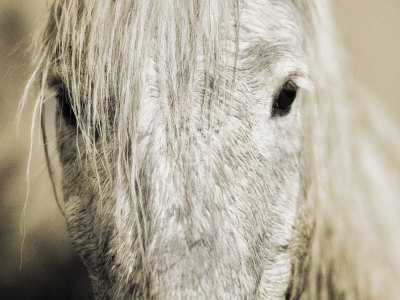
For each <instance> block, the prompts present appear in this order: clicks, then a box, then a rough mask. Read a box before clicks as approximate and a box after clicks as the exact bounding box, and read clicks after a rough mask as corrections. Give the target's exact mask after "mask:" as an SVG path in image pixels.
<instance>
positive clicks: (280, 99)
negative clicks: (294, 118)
mask: <svg viewBox="0 0 400 300" xmlns="http://www.w3.org/2000/svg"><path fill="white" fill-rule="evenodd" d="M297 89H298V88H297V85H296V84H295V83H294V82H293V81H291V80H289V81H286V83H285V84H284V85H283V87H282V88H281V90H280V92H279V94H278V96H277V97H276V98H275V99H274V104H273V106H272V116H285V115H287V114H288V113H289V112H290V108H291V107H292V104H293V102H294V100H295V99H296V94H297Z"/></svg>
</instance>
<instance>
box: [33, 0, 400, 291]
mask: <svg viewBox="0 0 400 300" xmlns="http://www.w3.org/2000/svg"><path fill="white" fill-rule="evenodd" d="M337 49H338V46H337V41H336V37H335V32H334V30H333V27H332V24H331V18H330V13H329V5H328V3H327V1H324V0H318V1H312V0H281V1H276V0H204V1H186V0H175V1H164V0H147V1H144V0H143V1H139V0H118V1H115V0H101V1H100V0H85V1H84V0H71V1H65V0H56V1H54V3H53V4H52V5H51V9H50V11H49V16H48V20H47V23H46V26H45V28H44V30H43V32H42V35H41V38H40V39H39V45H38V51H37V53H38V59H37V68H36V71H35V73H34V74H33V76H32V80H31V82H33V81H34V80H35V79H37V78H38V79H39V80H40V84H41V92H40V95H39V97H38V99H37V109H38V110H39V111H42V109H43V111H42V113H41V115H42V121H43V124H42V128H43V131H44V137H45V142H46V143H45V144H46V151H47V153H48V156H47V157H48V164H49V170H50V172H51V175H52V179H53V183H54V186H55V189H56V194H57V193H58V192H59V191H61V192H60V194H59V197H60V198H61V197H62V198H63V200H62V201H60V202H61V203H60V206H61V209H62V211H63V213H64V214H65V217H66V221H67V224H68V229H69V232H70V235H71V238H72V241H73V244H74V246H75V248H76V250H77V251H78V253H79V254H80V256H81V257H82V260H83V262H84V264H85V265H86V267H87V269H88V272H89V275H90V278H91V280H92V285H93V290H94V294H95V296H96V298H99V299H103V298H112V299H128V298H153V299H158V298H160V299H180V298H204V299H236V298H238V299H240V298H246V299H259V298H260V299H283V298H286V299H299V298H301V299H396V298H397V294H398V292H397V283H398V282H400V281H399V280H400V277H399V274H400V272H399V266H400V261H399V258H400V252H399V249H400V247H399V241H398V239H397V230H398V228H399V222H400V221H399V218H398V217H399V216H400V214H399V213H400V211H399V204H398V203H397V195H398V193H399V192H400V191H398V189H397V190H396V188H397V187H396V185H395V184H396V182H395V179H397V178H398V177H394V176H397V174H396V170H395V167H397V166H398V165H399V159H398V158H397V157H396V152H395V150H394V149H399V148H397V147H398V140H394V137H395V133H393V135H392V136H389V139H391V141H392V142H393V145H394V146H393V147H386V149H384V150H380V149H381V148H380V147H379V144H383V143H382V141H383V138H384V136H382V138H381V139H380V137H381V135H379V134H377V132H379V131H378V130H375V131H374V130H373V127H371V126H370V127H368V126H369V125H368V124H373V122H375V123H377V124H380V125H381V124H384V123H385V124H386V122H387V119H385V118H384V117H381V118H380V114H379V112H377V109H376V108H375V107H374V104H373V103H374V102H373V101H372V100H370V99H369V98H368V97H364V96H363V97H361V96H359V92H358V91H357V87H355V86H356V85H355V84H352V83H350V84H349V87H347V86H346V84H347V83H348V81H349V80H348V79H346V77H348V76H347V74H345V72H344V71H343V70H342V67H341V59H340V57H338V54H337V52H338V51H337ZM349 91H355V92H354V93H353V94H354V95H357V97H352V95H351V94H350V93H349ZM357 99H360V100H357ZM52 103H53V105H54V104H55V105H56V109H55V111H54V112H53V113H52V111H51V109H50V108H49V107H50V106H51V105H52ZM379 118H380V119H379ZM54 120H55V123H54ZM49 131H54V132H55V133H56V136H57V138H56V139H49V138H48V136H49ZM391 132H393V131H389V133H391ZM46 137H47V138H46ZM384 148H385V147H384ZM382 149H383V148H382ZM385 151H386V152H385ZM387 162H391V164H392V165H390V164H388V163H387ZM385 164H386V165H385ZM393 166H394V167H393ZM397 183H398V182H397ZM61 194H62V195H61ZM60 195H61V196H60Z"/></svg>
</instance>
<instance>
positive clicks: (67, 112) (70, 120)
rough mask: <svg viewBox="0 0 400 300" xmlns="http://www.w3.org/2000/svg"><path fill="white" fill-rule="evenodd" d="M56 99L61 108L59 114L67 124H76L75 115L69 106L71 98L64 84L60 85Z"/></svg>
mask: <svg viewBox="0 0 400 300" xmlns="http://www.w3.org/2000/svg"><path fill="white" fill-rule="evenodd" d="M56 97H57V100H58V103H59V105H60V108H61V115H62V116H63V118H64V120H65V121H66V122H67V124H69V125H71V126H76V117H75V114H74V111H73V109H72V107H71V100H70V99H71V98H70V96H69V92H68V89H67V88H66V87H65V86H62V87H60V88H59V90H58V94H57V96H56Z"/></svg>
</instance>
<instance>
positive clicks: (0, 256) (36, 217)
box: [0, 0, 400, 299]
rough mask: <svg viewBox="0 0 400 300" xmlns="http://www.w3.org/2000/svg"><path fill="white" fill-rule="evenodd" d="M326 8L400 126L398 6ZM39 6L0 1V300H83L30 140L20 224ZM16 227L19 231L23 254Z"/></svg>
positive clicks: (356, 3) (355, 66) (368, 84)
mask: <svg viewBox="0 0 400 300" xmlns="http://www.w3.org/2000/svg"><path fill="white" fill-rule="evenodd" d="M333 1H334V3H333V4H334V5H333V12H334V15H335V17H336V20H337V23H338V28H339V30H340V36H341V38H342V40H343V43H344V45H345V47H346V51H347V53H348V64H349V66H350V69H351V70H353V73H354V74H355V76H356V77H357V78H358V79H359V80H360V81H361V82H362V83H363V84H364V85H365V88H366V89H368V90H369V91H370V92H372V93H373V94H375V95H376V96H378V97H379V99H381V103H382V106H384V107H386V108H387V109H388V111H390V113H391V114H392V116H393V117H394V118H395V119H396V121H397V122H398V124H400V123H399V120H400V118H399V117H398V116H399V113H400V105H399V100H400V84H399V80H400V59H399V53H400V1H399V0H352V1H350V0H333ZM45 3H46V1H45V0H0V125H1V132H0V262H1V264H0V299H46V298H50V299H54V298H57V299H63V298H65V299H87V298H90V292H88V290H89V287H88V281H87V278H86V276H85V272H84V271H83V268H82V266H81V265H80V263H79V260H77V259H76V256H75V255H74V253H73V251H72V250H71V248H70V246H69V241H68V236H67V234H66V228H65V224H64V221H63V220H62V217H61V214H60V213H59V212H58V210H57V207H56V204H55V201H54V198H53V195H52V190H51V188H50V186H49V180H48V175H47V173H46V172H47V171H46V167H45V163H44V159H43V155H42V152H41V146H40V143H38V137H37V136H36V137H35V143H34V157H33V163H32V172H31V193H30V198H29V201H28V202H27V210H26V216H25V217H24V218H22V220H24V221H25V226H21V222H20V221H21V212H22V208H23V206H24V202H25V191H26V186H27V183H26V179H25V178H26V176H25V168H26V164H27V158H28V153H29V126H30V122H31V120H30V117H31V113H32V105H31V104H28V106H27V108H26V110H25V112H24V114H23V118H22V122H21V128H20V130H19V134H18V135H17V133H16V132H17V131H16V122H15V115H16V112H17V106H18V101H19V98H20V97H21V95H22V93H23V87H24V84H25V83H26V81H27V79H28V76H29V73H30V72H31V65H30V63H31V53H30V50H29V44H30V40H31V38H32V33H33V32H34V31H35V29H36V28H37V25H38V24H39V23H40V22H41V21H42V19H43V15H44V11H45ZM21 227H24V228H26V238H25V242H24V246H23V247H21V244H22V242H21V241H22V238H21V234H20V228H21ZM21 248H22V249H23V252H22V253H23V255H22V257H23V264H22V269H21V270H20V269H19V266H20V258H21Z"/></svg>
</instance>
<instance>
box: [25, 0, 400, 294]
mask: <svg viewBox="0 0 400 300" xmlns="http://www.w3.org/2000/svg"><path fill="white" fill-rule="evenodd" d="M293 1H294V3H295V5H296V6H297V7H298V9H299V10H300V11H301V13H302V15H303V22H304V28H305V29H306V32H305V33H304V34H305V49H306V53H307V55H308V58H309V62H310V63H309V65H310V71H311V78H312V79H313V81H314V84H315V86H316V94H315V95H314V96H311V95H310V97H313V99H310V101H308V102H307V101H305V102H307V103H305V106H306V107H307V109H305V110H304V111H305V112H306V113H305V117H304V119H305V120H306V122H305V136H304V139H305V141H306V153H307V161H308V164H309V166H310V168H309V170H308V174H307V177H308V180H309V187H308V190H307V191H306V202H305V204H304V210H306V211H311V212H312V215H313V216H314V219H311V218H310V217H309V216H308V215H305V216H304V219H302V221H303V222H310V223H313V224H314V229H313V238H312V241H311V244H310V248H309V253H308V255H307V257H303V258H304V259H305V260H306V261H309V263H307V264H304V265H303V266H300V267H299V268H298V269H296V270H297V271H296V272H297V273H296V274H295V277H294V280H293V282H292V285H293V288H294V289H295V290H299V291H300V290H302V289H303V286H304V292H303V294H302V297H304V299H333V298H335V299H336V298H346V299H381V298H385V299H395V298H396V296H397V289H396V288H397V283H398V282H400V242H399V241H398V240H399V239H398V238H397V230H398V229H399V228H400V218H399V216H400V214H399V213H400V210H399V203H398V196H397V195H399V193H400V191H399V188H398V187H397V186H396V184H398V182H399V181H398V179H399V174H398V171H397V170H398V169H399V166H400V161H399V159H398V158H397V153H398V151H396V150H400V147H399V142H398V141H400V139H399V137H400V136H399V133H398V130H397V128H396V126H394V125H393V124H392V123H391V121H390V118H389V117H388V115H387V114H386V113H385V112H382V109H381V108H379V105H378V104H377V102H376V100H375V99H374V98H373V97H371V96H370V95H369V94H368V93H367V92H362V91H363V90H362V88H361V86H360V85H359V84H357V83H356V81H355V80H354V79H353V78H352V77H351V75H349V73H347V70H345V69H344V68H343V61H344V59H343V55H342V53H341V49H340V43H339V42H338V40H339V39H338V38H337V35H336V33H335V31H334V26H333V22H332V18H331V16H330V8H329V3H328V0H325V1H322V0H321V1H307V0H293ZM231 2H232V1H228V0H218V1H185V0H178V1H173V2H172V3H170V1H157V0H153V1H117V2H115V1H113V0H101V1H100V0H92V1H58V0H56V1H54V3H53V4H52V6H51V13H50V15H51V17H50V21H49V23H48V24H47V27H46V28H44V31H43V32H44V34H43V38H42V44H40V45H39V46H38V50H37V53H39V56H38V58H37V69H36V72H35V73H34V75H33V77H32V81H31V82H33V81H34V79H35V78H39V79H40V85H41V93H40V96H39V98H38V100H37V105H38V106H39V107H41V106H42V105H43V103H45V102H46V101H47V99H46V98H45V96H44V90H45V89H46V82H47V81H48V78H56V80H55V82H57V84H59V83H60V82H61V84H64V85H65V86H68V89H69V90H68V92H69V94H70V99H73V101H71V106H72V109H73V111H74V113H75V114H76V116H77V120H78V126H77V128H78V129H77V130H79V134H80V135H81V136H82V138H83V140H84V145H85V149H83V150H82V151H83V152H84V153H83V154H86V155H85V157H86V158H87V163H91V164H93V166H94V169H95V170H97V164H98V162H99V161H101V162H102V163H103V164H104V166H105V168H106V169H107V170H108V175H109V178H110V180H115V181H116V183H117V184H119V185H120V186H121V190H123V191H126V194H127V195H129V196H130V197H131V198H132V201H133V203H131V209H132V210H134V211H136V210H137V209H138V208H139V209H140V207H142V203H141V196H140V191H139V193H138V191H137V190H135V183H136V182H135V178H136V177H137V174H136V172H137V171H138V169H139V168H138V167H137V164H138V163H139V162H137V161H133V160H132V157H135V155H133V154H134V153H136V151H137V149H136V148H135V143H134V141H135V140H137V138H138V132H137V130H136V128H137V122H138V119H137V115H138V109H139V108H138V101H133V100H132V99H139V98H140V97H141V95H142V94H143V93H145V91H144V90H143V88H142V85H143V84H142V83H143V82H144V81H145V80H147V79H146V77H145V74H146V70H145V69H144V66H145V65H147V61H146V60H147V59H148V56H149V55H148V53H149V52H152V51H153V50H152V45H153V42H154V40H151V39H150V37H152V38H155V39H156V41H157V45H159V49H160V50H162V51H160V53H157V54H156V61H155V62H153V63H154V66H155V67H157V68H158V69H157V72H158V74H160V75H159V76H160V78H161V80H160V82H159V84H160V86H159V93H160V95H159V97H160V99H161V100H160V101H162V102H163V103H165V105H164V108H165V109H168V110H171V112H172V113H171V114H170V115H172V116H174V118H172V119H171V120H170V122H169V124H168V126H169V132H170V134H175V132H176V131H177V130H178V128H180V127H181V126H182V123H184V122H186V121H187V120H185V118H184V115H185V112H186V111H187V110H188V109H190V105H191V99H190V97H185V96H187V95H188V93H187V92H185V91H188V90H190V88H191V87H192V85H193V81H194V72H195V71H194V70H193V69H196V68H200V66H198V64H197V61H196V57H198V56H199V55H201V56H203V57H204V61H206V62H207V63H206V64H205V65H206V67H207V68H206V69H205V70H204V74H205V75H204V77H205V78H204V81H205V82H206V83H210V82H211V81H212V80H215V81H217V82H218V81H220V82H221V81H222V82H223V84H224V85H226V87H227V89H229V88H232V86H233V84H234V80H233V79H232V78H231V77H229V76H227V75H226V74H223V73H220V72H219V68H218V67H217V66H219V65H220V64H221V57H223V54H226V53H235V51H236V50H237V49H236V45H235V44H233V45H231V44H228V43H227V44H223V45H222V44H220V36H221V35H223V34H224V35H234V34H237V32H235V29H232V28H234V26H231V25H232V24H229V22H228V21H227V20H228V19H229V14H230V13H231V12H232V11H235V10H236V9H237V7H238V6H239V4H238V3H237V2H235V1H233V3H231ZM112 6H113V7H114V8H113V9H110V7H112ZM132 26H134V27H135V28H136V30H131V28H132ZM177 28H179V30H177ZM149 32H152V33H153V34H148V33H149ZM171 40H174V41H176V43H173V42H171ZM199 41H200V42H201V43H199ZM205 41H206V42H205ZM71 43H73V45H72V44H71ZM104 43H107V45H108V47H99V45H102V44H104ZM178 45H179V46H178ZM180 49H189V50H187V51H180ZM222 49H226V50H225V51H226V52H225V53H223V51H224V50H222ZM225 56H226V55H225ZM231 57H232V61H228V62H224V63H226V64H227V65H231V66H232V67H233V68H234V66H235V56H234V55H232V56H231ZM54 65H55V66H56V68H55V70H54ZM132 70H135V72H132ZM121 82H125V83H126V85H125V86H121ZM206 85H207V84H206ZM218 97H220V95H215V99H217V98H218ZM116 98H117V99H118V100H119V101H118V102H115V101H114V102H113V101H110V100H112V99H116ZM171 99H176V100H174V103H173V104H172V103H171ZM215 99H214V100H215ZM111 103H114V104H115V105H110V104H111ZM312 105H316V106H317V109H315V107H312ZM377 126H380V127H382V128H384V129H385V132H382V130H380V128H376V127H377ZM384 126H385V127H384ZM127 128H130V130H127ZM388 128H389V129H388ZM96 139H100V141H99V140H96ZM132 141H133V142H132ZM388 143H390V145H391V146H390V147H389V146H387V144H388ZM114 149H118V150H117V153H115V152H114V151H116V150H114ZM178 150H179V149H178ZM178 153H179V151H178ZM178 155H179V154H178ZM113 156H116V157H117V161H116V162H115V163H110V160H109V159H108V158H110V157H113ZM99 157H100V158H101V159H99ZM132 170H133V171H132ZM120 205H123V202H121V203H120ZM122 210H123V207H122V206H120V207H118V206H117V214H116V216H117V218H118V216H119V218H120V219H119V220H117V223H118V222H119V223H118V224H119V226H124V225H123V221H122ZM139 223H140V222H139V221H138V222H137V224H136V225H137V227H138V228H137V229H138V233H139V235H141V236H140V237H139V240H140V239H145V236H146V233H145V232H141V231H140V228H141V226H140V224H139ZM304 230H307V229H304ZM299 264H300V263H299ZM295 265H296V264H295ZM300 265H301V264H300ZM296 266H297V265H296ZM296 268H297V267H296ZM306 276H307V277H306ZM304 280H305V282H303V281H304ZM295 296H296V295H295V294H293V297H295Z"/></svg>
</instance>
